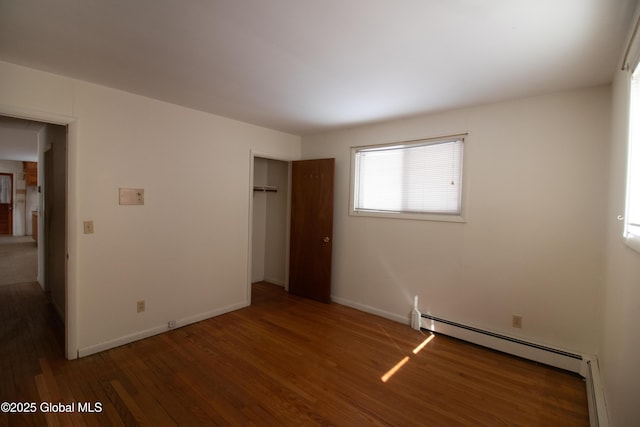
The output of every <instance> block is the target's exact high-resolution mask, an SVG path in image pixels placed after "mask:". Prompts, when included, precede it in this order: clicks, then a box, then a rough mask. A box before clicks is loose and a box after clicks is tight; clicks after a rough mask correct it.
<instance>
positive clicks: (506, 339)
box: [420, 313, 609, 427]
mask: <svg viewBox="0 0 640 427" xmlns="http://www.w3.org/2000/svg"><path fill="white" fill-rule="evenodd" d="M420 327H421V328H422V329H426V330H429V331H432V332H435V333H440V334H443V335H448V336H451V337H454V338H458V339H461V340H463V341H468V342H471V343H474V344H478V345H481V346H483V347H487V348H490V349H493V350H498V351H502V352H504V353H508V354H512V355H515V356H519V357H523V358H525V359H528V360H533V361H536V362H540V363H544V364H545V365H549V366H555V367H556V368H560V369H564V370H567V371H570V372H574V373H577V374H579V375H581V376H582V377H584V379H585V385H586V388H587V398H588V403H589V421H590V424H591V427H596V426H598V427H609V418H608V414H607V410H606V405H605V400H604V392H603V390H602V384H601V382H600V370H599V368H598V359H597V358H596V357H595V356H587V355H585V356H584V357H583V356H582V355H580V354H577V353H573V352H570V351H566V350H562V349H559V348H554V347H551V346H546V345H541V344H537V343H533V342H530V341H525V340H522V339H519V338H515V337H510V336H507V335H503V334H498V333H496V332H491V331H486V330H483V329H480V328H476V327H473V326H468V325H463V324H461V323H457V322H452V321H450V320H446V319H442V318H439V317H435V316H432V315H430V314H424V313H422V314H421V317H420Z"/></svg>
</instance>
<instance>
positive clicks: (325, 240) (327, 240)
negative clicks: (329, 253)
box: [322, 237, 331, 243]
mask: <svg viewBox="0 0 640 427" xmlns="http://www.w3.org/2000/svg"><path fill="white" fill-rule="evenodd" d="M329 240H331V239H329V238H328V237H325V238H324V239H322V241H323V242H325V243H329Z"/></svg>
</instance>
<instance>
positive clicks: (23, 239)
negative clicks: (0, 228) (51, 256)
mask: <svg viewBox="0 0 640 427" xmlns="http://www.w3.org/2000/svg"><path fill="white" fill-rule="evenodd" d="M37 277H38V248H37V246H36V242H35V241H34V240H33V239H32V238H31V236H0V286H3V285H12V284H15V283H26V282H35V281H36V280H37Z"/></svg>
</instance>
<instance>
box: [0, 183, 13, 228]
mask: <svg viewBox="0 0 640 427" xmlns="http://www.w3.org/2000/svg"><path fill="white" fill-rule="evenodd" d="M0 234H11V235H12V234H13V174H10V173H0Z"/></svg>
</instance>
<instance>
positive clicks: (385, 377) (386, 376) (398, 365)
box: [380, 334, 436, 383]
mask: <svg viewBox="0 0 640 427" xmlns="http://www.w3.org/2000/svg"><path fill="white" fill-rule="evenodd" d="M435 337H436V336H435V335H434V334H431V335H429V336H428V337H427V338H426V339H425V340H424V341H422V342H421V343H420V344H419V345H418V346H417V347H416V348H414V349H413V354H418V353H419V352H420V350H422V349H423V348H425V347H426V345H427V344H429V343H430V342H431V340H433V339H434V338H435ZM408 361H409V356H405V357H404V358H403V359H402V360H401V361H399V362H398V363H396V365H395V366H394V367H393V368H391V369H389V370H388V371H387V373H386V374H384V375H383V376H381V377H380V379H381V380H382V382H383V383H386V382H387V381H389V379H390V378H391V377H392V376H393V375H394V374H395V373H396V372H398V371H399V370H400V369H401V368H402V367H403V366H404V365H405V364H406V363H407V362H408Z"/></svg>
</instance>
